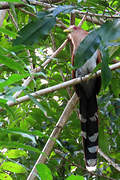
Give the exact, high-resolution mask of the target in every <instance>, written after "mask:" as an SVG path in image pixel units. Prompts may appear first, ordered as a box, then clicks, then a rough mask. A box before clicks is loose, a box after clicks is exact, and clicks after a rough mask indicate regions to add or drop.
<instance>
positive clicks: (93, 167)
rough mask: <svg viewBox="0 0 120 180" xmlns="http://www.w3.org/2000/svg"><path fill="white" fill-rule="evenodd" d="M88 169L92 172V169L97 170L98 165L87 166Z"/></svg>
mask: <svg viewBox="0 0 120 180" xmlns="http://www.w3.org/2000/svg"><path fill="white" fill-rule="evenodd" d="M86 169H87V170H88V171H89V172H92V171H95V170H96V169H97V166H86Z"/></svg>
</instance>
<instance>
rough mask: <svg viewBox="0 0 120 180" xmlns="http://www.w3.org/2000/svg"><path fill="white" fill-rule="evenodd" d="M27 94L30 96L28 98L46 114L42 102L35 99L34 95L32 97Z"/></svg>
mask: <svg viewBox="0 0 120 180" xmlns="http://www.w3.org/2000/svg"><path fill="white" fill-rule="evenodd" d="M28 96H29V97H30V99H31V100H32V101H33V102H34V103H35V104H36V105H37V106H38V107H39V108H40V110H41V111H42V112H43V113H44V114H47V112H46V110H45V108H44V107H43V106H42V104H41V103H40V102H38V101H37V99H36V98H35V97H33V96H32V95H30V94H28Z"/></svg>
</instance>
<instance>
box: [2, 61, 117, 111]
mask: <svg viewBox="0 0 120 180" xmlns="http://www.w3.org/2000/svg"><path fill="white" fill-rule="evenodd" d="M109 68H110V69H111V70H115V69H118V68H120V62H119V63H116V64H113V65H111V66H109ZM100 74H101V70H99V71H97V72H96V73H94V74H93V75H91V74H89V75H86V76H85V77H83V78H75V79H72V80H69V81H66V82H63V83H60V84H58V85H55V86H51V87H48V88H45V89H41V90H39V91H36V92H34V93H31V95H32V96H33V97H38V96H41V95H44V94H48V93H51V92H54V91H57V90H59V89H63V88H66V87H69V86H74V85H76V84H79V83H81V82H83V81H87V80H88V79H89V78H91V77H92V78H95V77H98V76H100ZM28 100H30V97H29V95H26V96H23V97H20V98H18V99H16V102H12V101H11V102H8V103H7V105H8V106H14V105H17V104H20V103H22V102H25V101H28ZM0 111H3V109H2V108H1V109H0Z"/></svg>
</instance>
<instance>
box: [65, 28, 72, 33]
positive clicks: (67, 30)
mask: <svg viewBox="0 0 120 180" xmlns="http://www.w3.org/2000/svg"><path fill="white" fill-rule="evenodd" d="M63 32H67V33H69V32H71V31H70V29H64V30H63Z"/></svg>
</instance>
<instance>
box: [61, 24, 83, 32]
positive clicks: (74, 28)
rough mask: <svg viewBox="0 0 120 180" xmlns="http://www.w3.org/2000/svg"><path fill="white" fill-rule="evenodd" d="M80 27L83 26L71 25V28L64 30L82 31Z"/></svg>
mask: <svg viewBox="0 0 120 180" xmlns="http://www.w3.org/2000/svg"><path fill="white" fill-rule="evenodd" d="M80 29H81V28H80V27H78V26H75V25H71V26H69V28H67V29H65V30H64V32H67V33H71V32H75V31H80Z"/></svg>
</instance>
